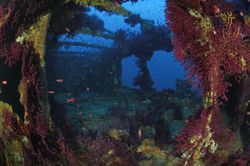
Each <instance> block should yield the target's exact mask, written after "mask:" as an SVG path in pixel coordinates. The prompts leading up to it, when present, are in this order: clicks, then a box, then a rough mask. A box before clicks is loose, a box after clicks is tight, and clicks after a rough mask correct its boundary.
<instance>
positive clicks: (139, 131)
mask: <svg viewBox="0 0 250 166" xmlns="http://www.w3.org/2000/svg"><path fill="white" fill-rule="evenodd" d="M137 136H138V139H141V137H142V131H141V129H138V132H137Z"/></svg>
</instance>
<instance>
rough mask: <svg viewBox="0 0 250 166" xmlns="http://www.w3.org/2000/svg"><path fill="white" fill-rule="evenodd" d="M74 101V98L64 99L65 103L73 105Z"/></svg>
mask: <svg viewBox="0 0 250 166" xmlns="http://www.w3.org/2000/svg"><path fill="white" fill-rule="evenodd" d="M76 101H77V100H76V98H74V97H72V98H68V99H66V103H75V102H76Z"/></svg>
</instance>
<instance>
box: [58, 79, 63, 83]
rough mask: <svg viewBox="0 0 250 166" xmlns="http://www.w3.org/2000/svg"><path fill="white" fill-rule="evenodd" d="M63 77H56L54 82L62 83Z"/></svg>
mask: <svg viewBox="0 0 250 166" xmlns="http://www.w3.org/2000/svg"><path fill="white" fill-rule="evenodd" d="M63 81H64V80H63V79H56V82H58V83H63Z"/></svg>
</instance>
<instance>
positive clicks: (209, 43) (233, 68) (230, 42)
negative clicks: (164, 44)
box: [166, 0, 250, 104]
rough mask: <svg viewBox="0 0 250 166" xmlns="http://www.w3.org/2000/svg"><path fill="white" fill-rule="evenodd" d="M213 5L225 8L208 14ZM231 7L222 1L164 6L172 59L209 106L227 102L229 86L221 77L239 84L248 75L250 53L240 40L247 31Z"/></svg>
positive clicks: (176, 1)
mask: <svg viewBox="0 0 250 166" xmlns="http://www.w3.org/2000/svg"><path fill="white" fill-rule="evenodd" d="M194 4H196V5H195V7H194ZM214 5H216V6H221V7H224V6H225V8H222V9H221V10H220V11H221V12H219V13H216V12H214V13H211V12H210V13H208V12H207V10H206V9H207V8H209V7H210V6H214ZM228 6H230V7H228ZM232 6H233V5H232V4H231V3H228V2H226V1H224V0H220V1H205V2H201V1H199V3H198V1H195V0H191V1H187V0H169V1H168V3H167V10H166V15H167V19H168V25H169V27H170V29H171V30H172V32H173V39H172V41H173V45H174V52H175V54H176V57H177V59H179V60H180V61H181V62H182V64H183V65H184V66H185V68H186V70H187V71H188V78H190V79H192V80H193V81H194V84H195V85H196V87H197V88H203V90H204V95H205V96H206V97H207V98H209V99H211V102H210V104H212V103H213V102H216V101H217V99H218V98H222V99H224V100H227V97H226V92H227V90H228V87H229V86H230V83H229V82H227V81H226V79H225V77H227V76H232V75H233V76H236V78H237V79H238V80H240V79H241V78H242V76H244V75H245V74H246V73H247V72H248V71H249V65H248V64H249V63H250V49H249V48H248V46H247V43H246V41H245V40H244V37H246V36H248V35H250V34H249V32H250V28H249V27H248V26H247V25H246V24H244V23H242V22H241V21H240V20H239V19H238V17H237V14H236V13H235V12H234V10H232V9H233V8H232ZM229 9H230V10H229Z"/></svg>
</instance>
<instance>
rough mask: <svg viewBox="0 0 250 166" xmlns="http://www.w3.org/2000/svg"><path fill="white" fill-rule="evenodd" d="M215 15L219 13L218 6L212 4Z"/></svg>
mask: <svg viewBox="0 0 250 166" xmlns="http://www.w3.org/2000/svg"><path fill="white" fill-rule="evenodd" d="M213 8H214V13H215V15H217V14H219V13H220V8H219V7H218V6H217V5H214V6H213Z"/></svg>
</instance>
